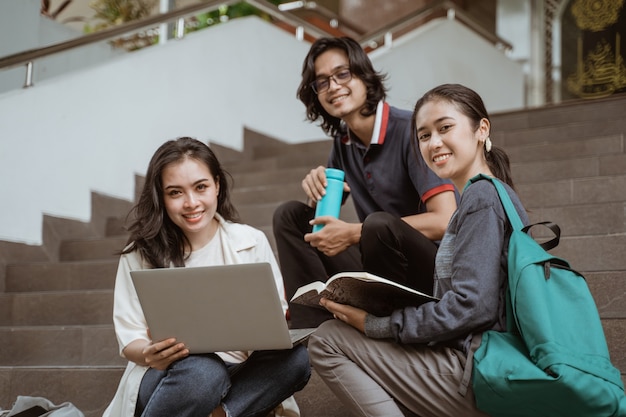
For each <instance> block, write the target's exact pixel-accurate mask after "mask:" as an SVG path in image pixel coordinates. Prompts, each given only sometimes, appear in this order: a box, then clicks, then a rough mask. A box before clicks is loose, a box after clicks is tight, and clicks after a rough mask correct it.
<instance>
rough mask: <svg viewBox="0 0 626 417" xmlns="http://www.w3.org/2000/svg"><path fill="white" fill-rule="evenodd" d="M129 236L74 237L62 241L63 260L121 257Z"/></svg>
mask: <svg viewBox="0 0 626 417" xmlns="http://www.w3.org/2000/svg"><path fill="white" fill-rule="evenodd" d="M127 240H128V237H127V236H114V237H106V238H91V239H74V240H66V241H64V242H62V243H61V248H60V249H59V257H60V260H61V261H68V262H69V261H88V260H103V259H119V254H118V253H119V252H120V251H121V250H122V249H124V247H125V246H126V241H127Z"/></svg>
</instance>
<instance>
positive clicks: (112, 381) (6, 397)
mask: <svg viewBox="0 0 626 417" xmlns="http://www.w3.org/2000/svg"><path fill="white" fill-rule="evenodd" d="M123 372H124V367H123V366H82V367H81V366H20V367H0V381H1V384H0V388H1V389H0V407H3V408H5V409H10V408H11V406H12V404H13V403H14V402H15V400H16V399H17V396H18V395H27V396H33V397H44V398H47V399H49V400H50V401H52V402H53V403H54V404H61V403H64V402H66V401H68V402H71V403H72V404H74V405H75V406H76V407H77V408H78V409H79V410H80V411H82V412H83V414H84V415H85V417H100V416H102V413H103V412H104V409H105V408H106V407H107V405H108V404H109V403H110V402H111V399H113V395H114V394H115V390H116V389H117V385H118V383H119V381H120V378H121V377H122V374H123Z"/></svg>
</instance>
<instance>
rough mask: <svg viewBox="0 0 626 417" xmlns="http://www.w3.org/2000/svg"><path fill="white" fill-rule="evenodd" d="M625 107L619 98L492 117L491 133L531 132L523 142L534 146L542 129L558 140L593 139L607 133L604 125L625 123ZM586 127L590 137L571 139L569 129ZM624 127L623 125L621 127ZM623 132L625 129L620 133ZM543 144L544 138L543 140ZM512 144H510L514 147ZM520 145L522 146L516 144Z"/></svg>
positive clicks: (620, 97)
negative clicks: (582, 125)
mask: <svg viewBox="0 0 626 417" xmlns="http://www.w3.org/2000/svg"><path fill="white" fill-rule="evenodd" d="M625 107H626V97H624V95H616V96H613V97H609V98H607V99H602V100H594V102H593V104H591V103H590V102H589V101H585V100H581V101H578V102H572V103H561V104H559V105H556V106H552V107H542V108H537V109H527V110H519V111H512V112H506V113H498V114H493V115H492V117H491V119H492V120H491V121H492V131H493V132H496V133H498V134H502V133H504V132H506V133H516V134H517V133H519V131H525V132H528V134H526V135H524V136H526V137H525V138H524V140H526V141H527V142H528V143H530V142H532V141H533V140H534V139H536V138H537V136H536V135H535V134H534V133H535V131H536V130H539V129H553V130H554V134H553V135H551V136H552V137H553V138H556V140H559V139H561V140H567V139H568V138H571V137H584V136H587V137H593V136H597V135H598V134H599V133H600V131H603V130H606V128H605V126H604V125H605V124H606V123H607V122H611V124H612V126H610V128H611V129H612V128H613V126H614V125H615V122H620V121H623V120H624V108H625ZM579 124H586V125H588V126H589V129H590V130H592V132H591V133H585V134H584V135H576V136H571V135H570V133H571V132H570V131H569V130H565V131H564V130H562V129H564V128H565V129H567V128H568V126H573V125H579ZM622 126H624V125H622ZM621 131H623V129H622V130H621ZM574 133H575V132H574ZM540 139H541V140H543V138H540ZM515 143H516V142H515V141H511V144H512V145H513V144H515ZM517 143H519V142H517Z"/></svg>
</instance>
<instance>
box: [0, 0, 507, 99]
mask: <svg viewBox="0 0 626 417" xmlns="http://www.w3.org/2000/svg"><path fill="white" fill-rule="evenodd" d="M241 1H242V0H206V1H204V2H202V3H200V4H194V5H190V6H186V7H181V8H180V9H177V10H172V11H169V12H166V13H159V14H156V15H152V16H148V17H146V18H144V19H141V20H136V21H131V22H127V23H124V24H121V25H118V26H114V27H111V28H108V29H105V30H102V31H98V32H94V33H90V34H87V35H83V36H80V37H77V38H74V39H70V40H68V41H64V42H59V43H56V44H53V45H49V46H44V47H40V48H35V49H30V50H27V51H22V52H18V53H15V54H12V55H7V56H4V57H0V70H2V69H5V68H11V67H17V66H20V65H26V83H25V86H26V87H29V86H31V85H32V82H31V80H32V73H33V61H34V60H36V59H38V58H43V57H46V56H50V55H53V54H57V53H60V52H64V51H67V50H69V49H73V48H77V47H81V46H86V45H89V44H92V43H95V42H102V41H106V40H109V39H113V38H117V37H120V36H123V35H126V34H128V33H132V32H136V31H139V30H141V29H144V28H146V27H148V26H156V25H159V24H163V23H168V22H171V21H174V20H177V19H182V18H184V17H186V16H191V15H194V14H196V13H199V12H203V11H207V10H214V9H217V8H219V7H220V6H229V5H231V4H234V3H240V2H241ZM243 1H244V2H246V3H248V4H250V5H252V6H254V7H256V8H257V9H259V10H261V11H262V12H264V13H267V14H268V15H270V16H271V17H273V18H275V19H277V20H279V21H282V22H285V23H287V24H289V25H291V26H293V27H294V28H296V36H298V37H299V38H300V39H302V38H303V32H307V33H308V34H310V35H311V36H313V37H315V38H319V37H324V36H330V34H329V33H327V32H326V31H324V30H323V29H320V28H318V27H317V26H315V25H312V24H311V23H309V22H307V21H306V20H304V19H301V18H299V17H297V16H295V15H293V14H291V13H288V12H283V11H281V10H280V9H279V8H278V7H277V6H275V5H274V4H272V3H270V2H268V1H267V0H243ZM440 9H446V10H448V14H449V15H450V11H452V15H453V16H454V17H455V18H456V17H458V18H460V19H459V20H460V21H461V22H462V23H464V24H465V25H467V26H468V27H470V28H471V29H472V30H473V31H475V32H476V33H478V34H479V35H481V36H483V37H484V38H486V39H487V40H489V41H490V42H492V43H493V44H495V45H496V46H501V47H503V48H505V49H512V45H511V44H510V43H508V42H507V41H505V40H504V39H502V38H500V37H498V36H496V35H494V34H492V33H490V32H488V31H486V30H485V29H484V28H482V27H481V26H479V25H478V24H476V23H475V22H474V21H473V20H472V18H471V17H469V16H468V15H466V14H465V13H463V12H462V11H460V10H458V8H457V5H456V4H454V3H453V2H451V1H437V2H435V3H431V4H429V5H428V6H426V7H423V8H421V9H418V10H416V11H414V12H413V13H410V14H408V15H407V16H405V17H403V18H401V19H399V20H396V21H394V22H392V23H390V24H388V25H385V26H384V27H383V28H381V29H378V30H376V31H374V32H372V33H366V34H364V35H363V36H360V37H358V38H357V39H356V40H357V41H358V42H359V43H360V44H361V45H363V46H364V47H365V46H371V45H372V43H376V44H377V45H379V43H378V42H376V41H377V40H378V39H380V38H384V39H385V42H388V41H389V39H390V38H391V37H392V36H393V34H394V33H397V32H399V31H401V30H403V29H406V28H409V27H410V26H412V25H415V24H416V23H417V22H418V21H419V20H420V19H423V18H424V17H426V16H427V15H429V14H432V13H434V12H435V11H437V10H440Z"/></svg>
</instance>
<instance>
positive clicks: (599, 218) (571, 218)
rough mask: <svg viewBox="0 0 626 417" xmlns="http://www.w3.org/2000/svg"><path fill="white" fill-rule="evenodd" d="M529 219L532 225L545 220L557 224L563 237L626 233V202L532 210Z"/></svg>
mask: <svg viewBox="0 0 626 417" xmlns="http://www.w3.org/2000/svg"><path fill="white" fill-rule="evenodd" d="M529 217H530V221H531V223H535V222H540V221H544V220H550V221H552V222H554V223H557V224H558V225H559V227H560V228H561V237H565V236H588V235H604V234H613V233H623V232H626V201H620V202H615V203H599V204H581V205H576V206H574V205H572V206H565V207H547V208H539V209H534V210H530V212H529ZM544 231H545V232H547V229H546V230H544ZM536 236H543V234H541V233H540V234H538V235H536Z"/></svg>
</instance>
